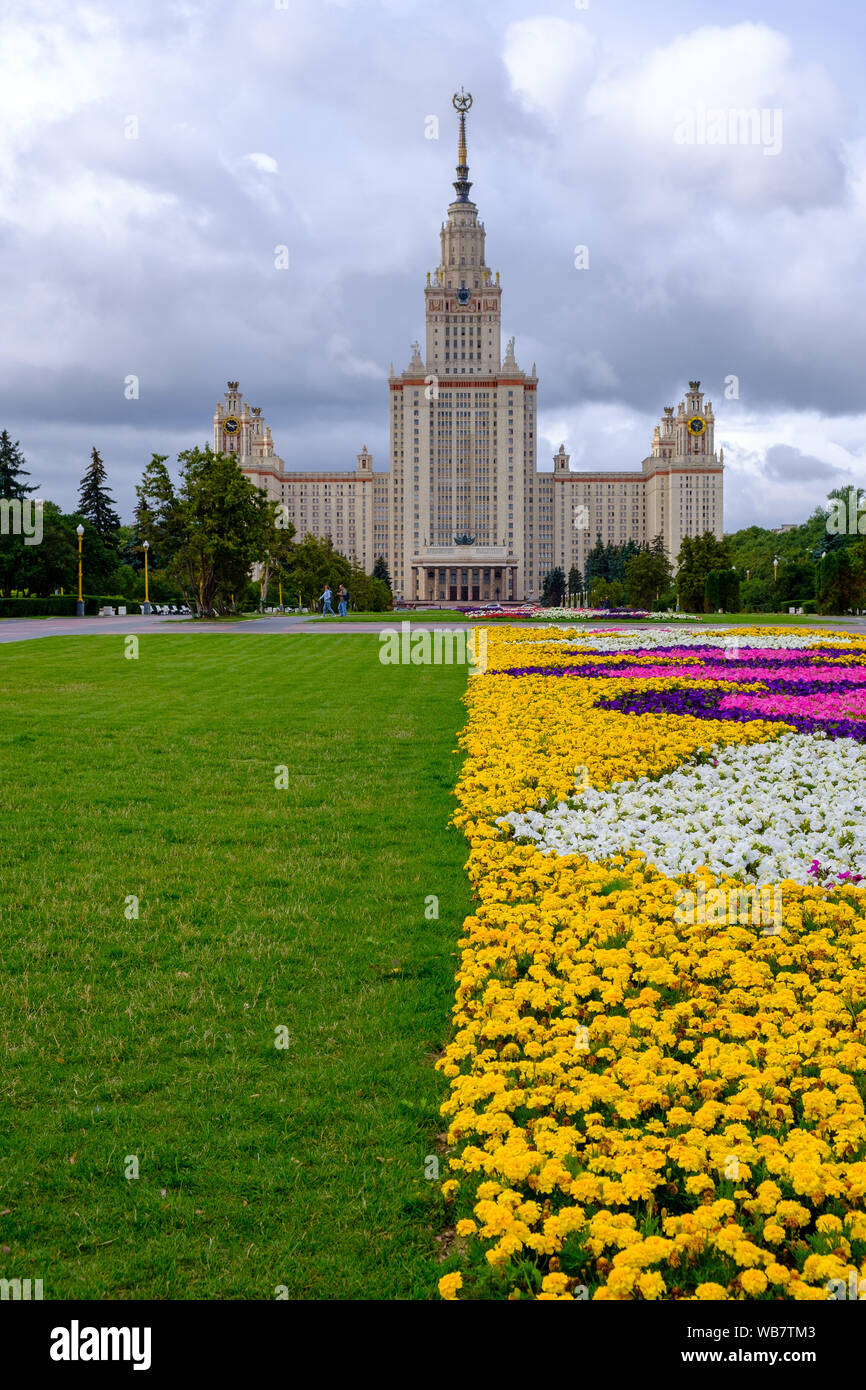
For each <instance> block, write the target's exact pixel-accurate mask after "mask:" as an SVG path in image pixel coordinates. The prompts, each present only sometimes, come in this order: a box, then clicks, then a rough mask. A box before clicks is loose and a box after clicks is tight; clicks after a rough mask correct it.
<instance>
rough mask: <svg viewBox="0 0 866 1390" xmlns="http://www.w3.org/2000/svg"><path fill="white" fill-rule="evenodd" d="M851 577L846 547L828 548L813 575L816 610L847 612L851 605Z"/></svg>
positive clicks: (849, 560) (848, 553) (848, 554)
mask: <svg viewBox="0 0 866 1390" xmlns="http://www.w3.org/2000/svg"><path fill="white" fill-rule="evenodd" d="M853 578H854V576H853V575H852V570H851V559H850V552H849V550H848V548H847V547H846V548H845V549H837V550H828V551H827V553H826V555H825V556H824V558H823V559H822V560H820V561H819V562H818V570H817V574H816V576H815V597H816V598H817V600H818V612H819V613H847V611H848V609H849V608H850V607H852V597H853V594H852V590H853Z"/></svg>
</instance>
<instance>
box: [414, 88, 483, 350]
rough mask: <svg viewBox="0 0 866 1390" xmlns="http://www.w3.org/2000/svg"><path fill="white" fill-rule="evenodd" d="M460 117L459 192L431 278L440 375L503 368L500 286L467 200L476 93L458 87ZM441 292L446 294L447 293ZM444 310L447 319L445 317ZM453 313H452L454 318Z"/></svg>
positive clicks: (430, 314) (430, 344)
mask: <svg viewBox="0 0 866 1390" xmlns="http://www.w3.org/2000/svg"><path fill="white" fill-rule="evenodd" d="M453 104H454V107H455V109H456V110H457V111H458V112H459V115H460V131H459V136H458V140H457V178H456V179H455V180H454V189H455V192H456V194H457V196H456V198H455V199H454V201H453V203H451V204H450V205H449V208H448V221H447V222H443V223H442V226H441V228H440V231H439V241H440V259H439V265H438V267H437V269H436V270H434V271H433V273H432V275H428V276H427V289H426V291H425V300H426V319H427V363H428V365H429V367H430V368H431V370H432V371H434V372H437V373H438V374H439V375H440V376H477V375H478V374H479V372H481V371H482V369H483V370H484V371H486V372H488V373H495V372H497V371H498V370H499V365H500V360H501V355H500V354H501V305H500V300H501V297H502V290H501V289H500V288H499V276H498V275H497V277H496V283H493V276H492V274H491V272H490V270H489V269H488V268H487V265H486V264H485V261H484V239H485V231H484V223H483V222H479V220H478V209H477V207H476V206H475V204H474V203H472V202H470V201H469V190H470V188H471V187H472V184H471V183H470V182H469V164H468V155H467V152H466V113H467V111H468V110H469V108H470V107H471V105H472V97H471V96H470V95H469V94H468V93H464V92H463V91H460V92H459V93H458V94H457V95H455V97H454V98H453ZM443 291H444V292H445V293H444V296H443ZM443 313H444V314H447V315H448V318H443ZM452 315H453V317H451V316H452Z"/></svg>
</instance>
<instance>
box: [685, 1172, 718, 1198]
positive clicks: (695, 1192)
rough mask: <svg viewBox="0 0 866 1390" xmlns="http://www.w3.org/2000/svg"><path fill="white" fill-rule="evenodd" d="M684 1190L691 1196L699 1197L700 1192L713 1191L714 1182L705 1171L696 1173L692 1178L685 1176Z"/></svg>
mask: <svg viewBox="0 0 866 1390" xmlns="http://www.w3.org/2000/svg"><path fill="white" fill-rule="evenodd" d="M685 1186H686V1192H689V1193H691V1195H692V1196H693V1197H700V1195H701V1193H702V1192H713V1191H714V1190H715V1186H716V1184H715V1183H714V1182H713V1180H712V1178H711V1177H710V1176H709V1175H708V1174H707V1173H697V1174H696V1175H695V1177H693V1178H686V1184H685Z"/></svg>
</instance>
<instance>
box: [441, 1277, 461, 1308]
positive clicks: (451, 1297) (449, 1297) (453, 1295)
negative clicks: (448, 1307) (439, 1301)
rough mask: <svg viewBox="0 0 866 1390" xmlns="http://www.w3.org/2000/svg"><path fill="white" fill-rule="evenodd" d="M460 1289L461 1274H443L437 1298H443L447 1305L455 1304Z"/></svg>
mask: <svg viewBox="0 0 866 1390" xmlns="http://www.w3.org/2000/svg"><path fill="white" fill-rule="evenodd" d="M462 1288H463V1275H462V1274H460V1273H459V1272H458V1273H456V1274H443V1275H442V1278H441V1279H440V1280H439V1297H440V1298H444V1299H445V1301H446V1302H447V1303H455V1302H456V1301H457V1293H458V1290H460V1289H462Z"/></svg>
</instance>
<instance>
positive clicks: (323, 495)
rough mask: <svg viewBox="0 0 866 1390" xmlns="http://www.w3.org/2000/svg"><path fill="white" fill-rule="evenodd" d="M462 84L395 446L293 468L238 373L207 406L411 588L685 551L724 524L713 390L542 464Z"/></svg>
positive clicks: (334, 530) (316, 516)
mask: <svg viewBox="0 0 866 1390" xmlns="http://www.w3.org/2000/svg"><path fill="white" fill-rule="evenodd" d="M471 104H472V98H471V97H470V96H469V95H468V94H464V93H462V92H461V93H460V94H458V95H456V96H455V97H454V106H455V109H456V111H457V113H458V120H459V135H458V149H457V178H456V180H455V182H454V190H455V197H454V199H453V200H452V202H451V203H450V204H449V207H448V211H447V215H446V221H445V222H443V224H442V226H441V228H440V233H439V239H440V250H439V264H438V265H437V266H436V268H435V269H434V270H433V271H431V272H428V274H427V284H426V287H425V290H424V300H425V342H424V351H423V355H422V349H421V344H420V342H416V343H414V344H413V345H412V358H411V360H410V362H409V364H408V366H407V367H406V369H405V370H404V371H402V372H395V371H394V367H393V364H392V366H391V372H390V376H389V381H388V386H389V397H390V401H389V427H390V445H389V448H390V456H389V460H388V469H387V471H379V472H375V471H374V469H373V458H372V455H371V454H370V453H368V451H367V448H366V446H364V447H363V448H362V450H361V452H360V454H358V455H357V459H356V467H355V468H354V470H351V471H346V472H343V473H338V472H335V473H332V472H322V473H310V472H306V471H301V470H296V471H291V470H289V469H287V468H286V465H285V463H284V461H283V460H282V459H281V458H280V457H279V456H278V455H276V454H275V453H274V445H273V440H272V438H271V431H270V429H269V428H268V426H267V425H266V424H265V422H264V421H263V420H262V418H261V409H260V408H259V407H257V406H253V407H249V406H247V405H246V403H245V402H244V399H243V396H242V395H241V393H240V391H239V389H238V382H236V381H230V382H229V383H228V390H227V392H226V394H225V399H224V401H223V402H220V403H219V404H218V405H217V408H216V413H215V415H214V420H213V446H214V449H215V450H222V451H223V452H225V453H233V454H236V455H237V457H238V462H239V464H240V466H241V468H242V469H243V471H244V472H245V473H246V474H247V476H248V477H249V478H250V479H251V480H252V481H253V482H254V483H256V484H257V485H258V486H259V487H261V488H263V489H264V490H265V491H266V492H267V494H268V496H269V497H272V498H273V499H274V500H275V501H277V502H281V503H283V504H284V506H285V508H286V513H287V515H288V519H289V520H290V521H291V522H292V523H293V525H294V526H295V529H296V532H297V533H298V535H299V536H303V535H305V534H306V533H308V532H309V533H312V534H313V535H315V536H319V537H323V536H326V535H327V536H330V537H331V539H332V541H333V543H334V546H335V547H336V549H337V550H339V551H340V552H341V553H343V554H344V555H346V556H348V557H349V558H350V559H354V560H356V561H357V562H358V563H359V564H360V565H362V566H363V568H364V569H365V570H366V571H367V572H368V573H369V572H370V571H371V570H372V568H373V564H374V563H375V560H376V558H377V557H378V556H379V555H382V556H384V557H385V559H386V561H387V564H388V569H389V572H390V574H391V581H392V587H393V589H394V592H395V594H399V595H402V596H403V597H404V598H406V599H413V600H421V601H433V602H439V601H442V600H445V601H447V600H455V599H456V600H458V601H461V600H464V601H470V602H471V601H473V600H478V601H484V600H485V599H489V600H495V599H500V600H503V601H508V600H524V601H525V600H533V599H537V598H538V597H540V595H541V591H542V586H543V581H544V576H545V575H546V574H547V573H548V572H549V571H550V570H551V569H553V568H555V567H557V566H561V567H562V568H563V569H564V570H565V571H566V574H567V573H568V571H569V570H570V569H571V567H572V566H573V565H576V566H577V568H578V569H580V571H581V573H582V572H583V570H584V567H585V562H586V557H587V555H588V554H589V551H590V550H591V549H592V548H593V546H594V545H595V544H596V541H597V540H598V538H599V537H601V540H602V541H603V542H604V543H607V542H612V543H613V544H621V543H622V542H625V541H627V540H635V541H637V542H638V543H641V542H644V541H646V542H649V541H651V540H652V539H653V538H654V537H655V536H657V535H661V536H662V538H663V540H664V544H665V548H666V550H667V552H668V555H669V556H670V557H671V558H675V557H676V555H677V553H678V551H679V547H680V542H681V540H682V538H683V536H686V535H696V534H702V533H703V532H704V531H712V532H714V533H715V535H717V536H718V537H721V535H722V500H723V498H722V487H723V482H722V479H723V468H724V460H723V456H722V454H721V452H720V453H719V455H718V456H717V455H716V453H715V452H714V443H713V433H714V417H713V408H712V402H711V401H706V402H705V401H704V396H703V393H702V392H701V389H700V382H699V381H692V382H690V383H689V389H688V391H687V392H686V393H685V397H684V400H682V401H681V402H680V404H679V406H678V407H677V409H676V413H675V411H674V407H673V406H666V407H665V410H664V413H663V415H662V418H661V421H660V423H659V424H658V425H657V426H656V428H655V432H654V434H653V439H652V444H651V448H650V453H649V455H648V456H647V457H646V458H645V459H644V460H643V462H642V464H641V466H640V468H639V469H638V470H636V471H633V472H625V471H624V472H604V471H599V472H592V471H590V470H584V469H579V470H572V469H571V467H570V458H569V455H568V454H567V453H566V452H565V448H564V446H563V445H560V447H559V450H558V452H557V453H556V454H555V455H554V457H553V471H552V472H551V471H547V470H542V471H539V469H538V465H537V439H538V378H537V376H536V371H535V364H534V363H533V364H532V369H531V371H529V372H525V371H523V370H521V368H520V367H519V366H518V364H517V361H516V359H515V340H514V339H513V338H509V339H508V341H507V343H506V345H505V352H504V354H503V352H502V342H501V308H502V303H501V301H502V288H501V286H500V283H499V272H498V271H496V272H495V274H494V272H493V271H492V270H491V269H490V268H489V267H488V265H487V262H486V259H485V235H486V234H485V228H484V223H483V222H481V221H479V218H478V209H477V207H476V205H475V204H474V203H473V202H472V201H471V200H470V198H469V192H470V189H471V187H472V185H471V184H470V182H469V165H468V155H467V147H466V113H467V111H468V110H469V107H470V106H471Z"/></svg>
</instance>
